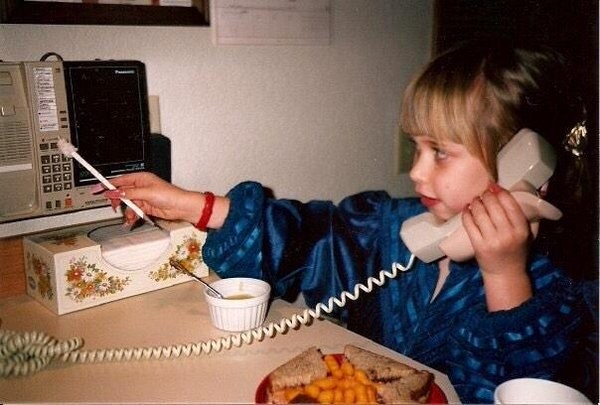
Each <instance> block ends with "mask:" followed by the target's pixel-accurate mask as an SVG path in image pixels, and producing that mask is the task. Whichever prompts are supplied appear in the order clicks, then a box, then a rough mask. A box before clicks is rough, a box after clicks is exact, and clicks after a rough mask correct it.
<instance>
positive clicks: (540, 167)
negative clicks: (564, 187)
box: [400, 128, 562, 263]
mask: <svg viewBox="0 0 600 405" xmlns="http://www.w3.org/2000/svg"><path fill="white" fill-rule="evenodd" d="M497 161H498V184H499V185H500V186H502V187H503V188H505V189H507V190H509V191H510V192H511V194H512V195H513V196H514V197H515V199H516V200H517V202H518V203H519V205H520V206H521V209H522V210H523V212H524V213H525V216H526V217H527V219H528V220H529V222H530V224H531V229H532V232H533V233H534V234H535V233H536V232H537V228H538V225H539V221H540V219H542V218H547V219H552V220H557V219H559V218H560V217H561V216H562V213H561V212H560V210H559V209H558V208H556V207H554V206H553V205H552V204H550V203H548V202H547V201H544V200H543V199H541V198H539V197H538V196H537V195H536V191H537V189H539V188H540V187H541V186H543V185H544V184H545V183H546V182H547V181H548V180H549V179H550V177H551V176H552V173H553V172H554V168H555V167H556V155H555V153H554V150H553V148H552V146H551V145H550V144H549V143H548V142H547V141H546V140H545V139H544V138H542V137H541V136H540V135H538V134H537V133H535V132H533V131H532V130H530V129H527V128H523V129H521V130H520V131H519V132H517V134H515V135H514V136H513V137H512V139H511V140H510V141H509V142H508V143H507V144H506V145H505V146H504V147H503V148H502V150H501V151H500V152H499V153H498V158H497ZM400 237H401V238H402V240H403V241H404V243H405V244H406V246H407V247H408V249H409V250H410V251H411V252H412V253H413V254H414V255H415V256H416V257H418V258H419V259H421V260H422V261H424V262H426V263H429V262H432V261H434V260H437V259H439V258H441V257H444V256H448V257H449V258H450V259H452V260H454V261H464V260H467V259H469V258H471V257H473V255H474V252H473V247H472V246H471V242H470V240H469V237H468V235H467V233H466V231H465V229H464V227H463V226H462V219H461V216H460V214H459V215H456V216H454V217H453V218H451V219H449V220H448V221H441V220H439V219H438V218H436V217H435V216H434V215H433V214H432V213H430V212H425V213H423V214H421V215H418V216H416V217H413V218H410V219H408V220H406V221H405V222H404V223H403V224H402V228H401V230H400Z"/></svg>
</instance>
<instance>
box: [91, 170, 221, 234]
mask: <svg viewBox="0 0 600 405" xmlns="http://www.w3.org/2000/svg"><path fill="white" fill-rule="evenodd" d="M111 183H112V184H113V185H114V186H115V187H117V190H105V191H104V194H105V195H106V197H108V198H109V199H110V200H111V204H112V205H113V208H116V207H118V206H119V205H120V203H121V201H120V198H121V197H126V198H129V199H130V200H132V201H133V202H135V203H136V204H137V205H138V206H139V207H140V208H141V209H142V211H144V212H145V213H146V214H148V215H151V216H154V217H159V218H164V219H170V220H184V221H188V222H190V223H193V224H195V223H196V222H197V221H198V219H199V218H200V215H201V213H202V208H203V207H204V203H205V197H204V194H203V193H199V192H193V191H188V190H184V189H182V188H179V187H177V186H175V185H173V184H171V183H169V182H166V181H164V180H162V179H161V178H160V177H158V176H156V175H154V174H152V173H133V174H127V175H123V176H120V177H116V178H114V179H111ZM102 190H103V189H102V188H101V187H100V189H99V190H98V189H97V188H94V191H102ZM228 207H229V204H228V200H226V199H225V198H224V197H217V199H216V200H215V206H214V208H213V216H212V217H211V221H210V222H209V226H211V227H212V228H215V227H218V226H221V225H222V222H223V220H224V216H223V215H225V216H226V213H227V211H228ZM224 209H226V210H224ZM137 219H138V218H137V215H136V214H135V213H134V212H133V211H132V210H131V209H129V208H127V209H126V210H125V222H126V223H128V224H133V223H134V222H135V221H137Z"/></svg>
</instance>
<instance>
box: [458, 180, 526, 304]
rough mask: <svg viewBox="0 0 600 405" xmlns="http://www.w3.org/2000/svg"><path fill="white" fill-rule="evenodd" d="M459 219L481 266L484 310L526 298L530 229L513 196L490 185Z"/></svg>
mask: <svg viewBox="0 0 600 405" xmlns="http://www.w3.org/2000/svg"><path fill="white" fill-rule="evenodd" d="M462 221H463V224H464V226H465V230H466V232H467V234H468V235H469V238H470V240H471V243H472V245H473V249H474V251H475V258H476V259H477V262H478V264H479V266H480V268H481V272H482V276H483V281H484V287H485V290H486V299H487V303H488V309H489V310H490V311H496V310H500V309H510V308H513V307H516V306H518V305H520V304H522V303H523V302H524V301H526V300H527V299H529V298H530V297H531V295H532V291H531V283H530V280H529V276H528V275H527V272H526V269H527V256H528V250H529V242H530V240H531V231H530V226H529V222H528V220H527V218H526V217H525V214H524V213H523V211H522V210H521V207H520V206H519V204H518V203H517V201H516V200H515V199H514V198H513V196H512V195H511V194H510V193H509V192H508V191H506V190H504V189H502V188H500V187H499V186H498V185H496V184H494V185H492V186H491V187H490V189H489V190H488V191H486V192H485V193H484V194H483V195H482V196H481V197H478V198H476V199H474V200H473V201H472V202H471V204H469V206H468V207H467V208H466V209H465V210H464V211H463V216H462Z"/></svg>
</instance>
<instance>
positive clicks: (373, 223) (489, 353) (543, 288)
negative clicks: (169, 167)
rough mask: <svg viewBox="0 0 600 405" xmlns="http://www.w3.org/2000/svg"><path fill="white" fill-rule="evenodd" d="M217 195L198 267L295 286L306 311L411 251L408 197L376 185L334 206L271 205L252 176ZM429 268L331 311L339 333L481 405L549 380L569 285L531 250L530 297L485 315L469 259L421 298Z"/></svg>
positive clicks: (570, 320)
mask: <svg viewBox="0 0 600 405" xmlns="http://www.w3.org/2000/svg"><path fill="white" fill-rule="evenodd" d="M228 196H229V197H230V199H231V208H230V214H229V216H228V218H227V220H226V223H225V224H224V226H223V227H222V228H221V229H220V230H218V231H211V232H210V233H209V235H208V238H207V241H206V244H205V246H204V247H203V256H204V260H205V262H206V263H207V264H208V265H209V267H210V268H212V269H214V270H215V271H216V272H217V273H218V274H219V275H220V276H221V277H234V276H246V277H248V276H249V277H258V278H262V279H264V280H266V281H268V282H269V283H270V284H271V285H272V288H273V291H274V294H275V296H277V297H283V298H285V299H294V298H295V297H296V296H297V294H298V293H300V292H301V293H302V294H303V295H304V298H305V301H306V303H307V304H308V305H309V306H311V307H314V305H316V304H317V303H318V302H327V299H328V298H329V297H331V296H339V294H340V293H341V292H342V291H343V290H352V289H353V286H354V285H355V284H356V283H359V282H361V283H364V282H365V280H366V279H367V278H368V277H370V276H373V275H376V274H377V273H378V272H379V271H380V270H382V269H391V267H392V263H393V262H398V263H400V264H402V265H405V264H406V263H407V262H408V260H409V257H410V255H411V254H410V252H409V251H408V249H407V248H406V246H405V245H404V244H403V242H402V240H401V239H400V238H399V231H400V226H401V224H402V222H403V221H404V220H405V219H407V218H409V217H412V216H414V215H417V214H419V213H421V212H423V211H424V210H425V209H424V207H423V206H422V205H421V204H420V202H419V201H418V200H417V199H392V198H390V196H389V195H388V194H387V193H385V192H365V193H361V194H357V195H355V196H351V197H348V198H346V199H345V200H343V201H342V202H341V203H340V204H339V205H338V206H335V205H334V204H332V203H331V202H326V201H311V202H309V203H301V202H299V201H293V200H276V199H271V198H268V197H267V196H266V194H265V191H264V189H263V187H262V186H261V185H260V184H258V183H253V182H246V183H242V184H240V185H238V186H236V187H235V188H234V189H233V190H231V191H230V193H229V194H228ZM438 274H439V270H438V266H437V263H432V264H426V263H423V262H421V261H419V260H416V261H415V264H414V266H413V269H412V270H411V271H409V272H407V273H402V274H400V275H399V276H398V277H397V278H396V279H393V280H388V281H387V282H386V284H384V286H383V287H382V288H376V289H375V290H374V291H373V292H372V293H370V294H362V295H361V297H360V298H359V299H358V300H357V301H350V302H349V304H348V305H347V306H346V308H344V310H342V311H340V312H339V313H337V314H336V315H337V316H338V317H340V318H341V319H343V320H344V321H346V322H347V325H348V328H349V329H351V330H353V331H355V332H357V333H359V334H361V335H364V336H366V337H368V338H369V339H372V340H374V341H375V342H378V343H380V344H382V345H385V346H387V347H389V348H391V349H393V350H396V351H398V352H400V353H403V354H405V355H407V356H409V357H411V358H413V359H415V360H417V361H420V362H422V363H424V364H427V365H429V366H430V367H433V368H435V369H437V370H440V371H441V372H443V373H446V374H447V375H448V376H449V378H450V380H451V382H452V383H453V385H454V386H455V388H456V390H457V392H458V393H459V396H460V398H461V401H463V402H466V403H484V402H492V401H493V391H494V388H495V387H496V385H497V384H499V383H501V382H502V381H504V380H507V379H510V378H515V377H520V376H529V377H542V378H553V376H554V375H555V374H556V372H557V370H558V369H559V368H560V366H561V365H562V364H563V363H564V362H565V359H566V358H567V357H568V356H569V354H570V353H571V351H572V348H573V335H574V334H575V333H576V331H577V329H578V328H579V327H580V325H581V323H582V320H583V319H584V318H585V317H586V313H587V312H589V310H588V308H587V306H586V305H585V302H584V301H583V300H582V291H581V287H580V286H579V285H578V284H576V283H573V282H572V281H570V280H569V279H568V278H566V277H565V276H563V275H562V273H561V271H560V270H559V269H557V268H555V267H554V266H553V265H552V264H551V263H550V262H549V261H548V260H547V259H546V258H545V257H542V256H536V257H534V258H533V259H532V260H531V264H530V266H529V274H530V276H531V279H532V282H533V286H534V289H535V294H534V297H533V298H532V299H530V300H529V301H527V302H526V303H524V304H522V305H521V306H519V307H518V308H514V309H511V310H509V311H499V312H493V313H489V312H488V311H487V309H486V304H485V296H484V291H483V284H482V278H481V273H480V271H479V268H478V266H477V263H476V262H475V261H474V260H471V261H468V262H464V263H454V262H452V263H451V265H450V274H449V276H448V278H447V280H446V282H445V284H444V286H443V288H442V290H441V291H440V292H439V294H438V296H437V297H436V298H435V299H433V300H432V294H433V291H434V289H435V286H436V282H437V278H438ZM596 296H597V289H596ZM596 319H597V308H596Z"/></svg>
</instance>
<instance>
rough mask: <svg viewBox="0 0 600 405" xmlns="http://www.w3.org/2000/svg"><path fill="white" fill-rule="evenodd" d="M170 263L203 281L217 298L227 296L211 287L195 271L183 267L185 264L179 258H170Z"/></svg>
mask: <svg viewBox="0 0 600 405" xmlns="http://www.w3.org/2000/svg"><path fill="white" fill-rule="evenodd" d="M169 263H170V264H171V266H173V267H175V268H176V269H177V270H179V271H181V272H183V273H185V274H187V275H188V276H190V277H192V278H194V279H195V280H196V281H198V282H200V283H202V284H203V285H204V286H205V287H206V288H208V289H209V291H210V292H211V293H212V294H213V295H215V296H216V297H217V298H221V299H225V297H224V296H223V294H221V293H220V292H218V291H217V290H215V289H214V288H213V287H211V286H210V285H209V284H208V283H207V282H205V281H204V280H202V279H201V278H200V277H198V276H197V275H195V274H194V273H192V272H191V271H188V270H187V269H186V268H185V267H183V265H182V264H181V263H179V262H178V261H177V260H175V259H169Z"/></svg>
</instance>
